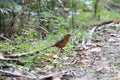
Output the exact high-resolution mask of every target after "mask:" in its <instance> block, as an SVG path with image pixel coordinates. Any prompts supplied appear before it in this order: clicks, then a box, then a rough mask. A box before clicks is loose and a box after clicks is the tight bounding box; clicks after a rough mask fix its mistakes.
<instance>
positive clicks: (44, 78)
mask: <svg viewBox="0 0 120 80" xmlns="http://www.w3.org/2000/svg"><path fill="white" fill-rule="evenodd" d="M0 73H1V74H0V75H1V76H5V77H12V78H13V77H14V78H17V79H18V78H19V77H20V78H24V79H26V80H31V79H32V80H53V74H48V75H40V76H35V75H33V74H32V75H23V74H22V73H20V72H16V71H15V72H10V71H4V70H0Z"/></svg>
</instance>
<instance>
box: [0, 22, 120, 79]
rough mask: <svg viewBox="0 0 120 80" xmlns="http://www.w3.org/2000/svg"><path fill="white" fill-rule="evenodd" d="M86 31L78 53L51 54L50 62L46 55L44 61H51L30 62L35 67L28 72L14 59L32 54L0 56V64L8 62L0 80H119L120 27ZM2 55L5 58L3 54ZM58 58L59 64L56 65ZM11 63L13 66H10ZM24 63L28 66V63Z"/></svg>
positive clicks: (103, 26) (104, 25) (0, 69)
mask: <svg viewBox="0 0 120 80" xmlns="http://www.w3.org/2000/svg"><path fill="white" fill-rule="evenodd" d="M88 31H89V33H88V36H86V37H85V38H84V39H83V40H81V41H80V42H79V46H81V47H79V48H78V49H77V50H73V51H70V50H69V51H65V52H63V53H60V54H54V58H55V59H54V60H51V56H49V55H48V56H46V57H45V59H46V60H47V61H48V59H49V58H50V60H51V61H48V62H44V61H43V59H41V58H40V59H39V60H40V61H43V62H44V64H42V62H40V61H39V62H37V64H36V63H35V64H36V65H35V64H34V61H33V62H32V63H31V65H35V66H29V68H28V66H27V67H25V66H16V64H18V63H19V65H22V63H21V61H20V60H17V58H14V59H13V57H22V56H26V55H27V56H28V55H33V53H27V54H26V53H25V54H24V55H21V54H19V56H16V55H15V56H13V55H12V56H7V57H10V59H8V58H5V57H4V56H2V55H0V60H1V63H2V64H4V63H6V62H8V63H7V64H8V65H7V66H5V65H0V75H1V76H0V80H52V78H51V77H53V79H54V80H120V62H119V60H120V26H119V24H118V23H116V22H105V23H102V24H100V25H95V26H93V27H91V29H90V28H89V29H88ZM34 53H35V54H36V53H38V52H34ZM46 53H47V52H46ZM57 53H59V52H57ZM4 55H6V54H5V53H4ZM37 56H38V55H37ZM43 57H44V56H42V58H43ZM52 57H53V56H52ZM59 58H60V61H59V62H57V61H58V60H59ZM35 59H36V58H35ZM56 60H57V61H56ZM3 61H5V62H3ZM11 61H13V63H16V64H15V65H14V64H12V65H10V64H9V63H11ZM54 61H55V62H54ZM27 63H28V65H30V64H29V63H30V62H27ZM47 63H48V64H47ZM53 63H55V64H53ZM51 65H53V66H51ZM37 66H38V67H37ZM55 66H56V67H55ZM42 67H43V68H42ZM42 69H43V70H42ZM34 70H35V71H34ZM40 70H41V71H43V72H40ZM36 71H38V72H36ZM41 75H43V76H41Z"/></svg>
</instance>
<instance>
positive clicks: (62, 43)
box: [43, 34, 70, 50]
mask: <svg viewBox="0 0 120 80" xmlns="http://www.w3.org/2000/svg"><path fill="white" fill-rule="evenodd" d="M69 37H70V34H66V35H65V36H64V38H62V39H61V40H60V41H57V42H56V43H55V44H53V45H52V46H49V47H47V48H45V49H43V50H46V49H48V48H50V47H57V48H59V49H63V47H65V46H66V45H67V43H68V41H69Z"/></svg>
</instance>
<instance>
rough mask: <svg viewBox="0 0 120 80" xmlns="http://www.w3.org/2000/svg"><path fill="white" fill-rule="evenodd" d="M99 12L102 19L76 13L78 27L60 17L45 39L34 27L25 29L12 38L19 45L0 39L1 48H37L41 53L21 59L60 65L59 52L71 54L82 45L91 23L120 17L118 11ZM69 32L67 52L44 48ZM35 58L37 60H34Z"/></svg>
mask: <svg viewBox="0 0 120 80" xmlns="http://www.w3.org/2000/svg"><path fill="white" fill-rule="evenodd" d="M99 14H100V20H96V18H95V17H94V16H92V15H93V12H81V13H80V14H79V15H75V24H76V26H77V27H76V28H72V26H71V25H70V24H71V19H67V20H66V22H65V20H64V19H63V20H62V19H61V18H60V19H59V22H60V24H59V25H60V26H59V28H57V29H55V31H53V33H49V34H47V37H46V38H45V39H44V40H42V39H41V38H38V36H39V33H37V32H35V31H34V30H33V29H30V30H28V29H23V30H22V35H19V36H18V35H15V36H14V37H13V38H11V39H14V41H15V42H17V45H16V44H12V43H10V42H9V41H7V40H6V41H0V50H2V51H9V52H11V54H21V53H25V52H34V51H37V50H41V51H40V53H39V54H37V55H35V56H27V57H23V58H21V59H22V60H25V61H30V62H31V63H33V62H36V61H37V62H40V63H42V64H43V65H44V66H42V67H41V68H50V69H52V68H54V67H56V66H57V65H59V64H60V63H61V61H62V58H61V57H60V55H59V54H62V55H66V54H67V55H70V53H71V52H72V51H73V50H75V49H78V48H79V47H81V46H80V44H79V43H80V41H81V40H82V39H84V38H85V37H86V36H88V33H89V32H88V31H87V29H88V28H90V27H91V25H94V24H98V23H101V22H104V21H110V20H119V18H120V14H119V13H118V12H117V11H107V10H102V11H101V12H100V13H99ZM29 23H30V22H29ZM32 23H33V24H32V25H34V22H33V21H32ZM51 25H55V23H53V24H52V23H51ZM67 33H69V34H71V35H72V36H71V38H70V40H69V43H68V44H67V46H66V47H65V48H64V49H65V50H66V51H67V52H65V53H66V54H64V53H60V51H59V50H58V49H57V48H49V49H47V50H45V51H44V50H42V49H44V48H46V47H48V46H50V45H52V44H53V43H54V42H56V41H57V40H59V39H60V38H62V37H63V36H64V35H65V34H67ZM96 36H97V35H96ZM36 56H37V58H36ZM66 58H67V57H66ZM34 59H36V60H35V61H34ZM33 64H34V63H33ZM33 64H28V63H27V64H26V67H31V66H32V65H33ZM48 65H49V66H48ZM39 68H40V67H39ZM41 68H40V69H41Z"/></svg>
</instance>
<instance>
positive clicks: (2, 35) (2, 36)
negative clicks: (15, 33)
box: [0, 34, 15, 44]
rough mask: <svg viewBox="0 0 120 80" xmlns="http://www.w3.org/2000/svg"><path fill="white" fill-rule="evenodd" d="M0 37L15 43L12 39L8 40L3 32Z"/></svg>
mask: <svg viewBox="0 0 120 80" xmlns="http://www.w3.org/2000/svg"><path fill="white" fill-rule="evenodd" d="M0 37H1V38H3V39H5V40H7V41H9V42H11V43H13V44H14V43H15V42H13V41H12V40H10V39H8V38H7V37H5V36H4V34H0Z"/></svg>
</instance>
